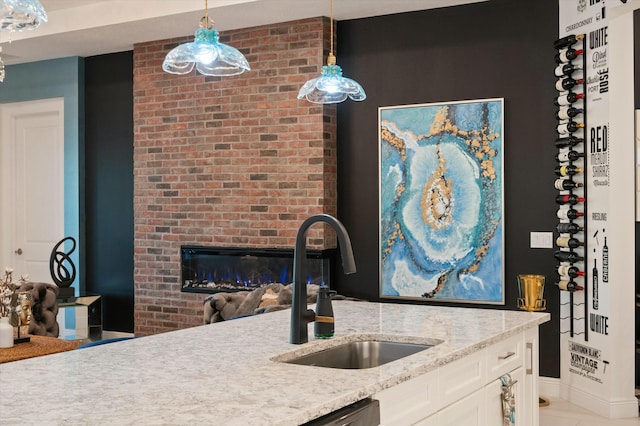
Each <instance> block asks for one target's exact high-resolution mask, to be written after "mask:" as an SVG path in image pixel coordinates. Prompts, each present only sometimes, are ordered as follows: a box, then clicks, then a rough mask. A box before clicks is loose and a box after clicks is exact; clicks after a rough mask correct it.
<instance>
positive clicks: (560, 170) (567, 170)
mask: <svg viewBox="0 0 640 426" xmlns="http://www.w3.org/2000/svg"><path fill="white" fill-rule="evenodd" d="M554 171H555V172H556V174H557V175H558V176H573V175H577V174H578V173H582V167H577V166H574V165H573V164H565V165H563V166H556V168H555V169H554Z"/></svg>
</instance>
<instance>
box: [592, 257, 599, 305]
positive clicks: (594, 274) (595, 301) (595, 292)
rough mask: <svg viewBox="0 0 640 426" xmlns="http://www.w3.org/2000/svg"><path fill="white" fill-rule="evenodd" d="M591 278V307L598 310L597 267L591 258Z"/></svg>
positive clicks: (594, 260)
mask: <svg viewBox="0 0 640 426" xmlns="http://www.w3.org/2000/svg"><path fill="white" fill-rule="evenodd" d="M591 279H592V280H593V284H592V285H591V289H592V290H591V291H592V292H593V295H592V296H593V297H592V298H591V300H592V301H593V309H595V310H598V267H597V265H596V259H593V270H592V271H591Z"/></svg>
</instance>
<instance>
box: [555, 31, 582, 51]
mask: <svg viewBox="0 0 640 426" xmlns="http://www.w3.org/2000/svg"><path fill="white" fill-rule="evenodd" d="M582 39H584V34H570V35H568V36H565V37H562V38H559V39H557V40H556V41H554V42H553V47H554V48H555V49H562V48H563V47H567V46H573V45H574V44H576V43H577V42H578V41H580V40H582Z"/></svg>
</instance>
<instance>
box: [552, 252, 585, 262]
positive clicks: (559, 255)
mask: <svg viewBox="0 0 640 426" xmlns="http://www.w3.org/2000/svg"><path fill="white" fill-rule="evenodd" d="M553 255H554V257H555V258H556V259H557V260H559V261H560V262H569V263H576V262H582V261H583V260H584V257H582V256H580V255H579V254H578V253H576V252H574V251H560V250H559V251H556V252H555V253H554V254H553Z"/></svg>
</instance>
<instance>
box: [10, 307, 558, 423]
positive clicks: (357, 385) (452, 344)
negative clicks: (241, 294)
mask: <svg viewBox="0 0 640 426" xmlns="http://www.w3.org/2000/svg"><path fill="white" fill-rule="evenodd" d="M310 307H311V308H313V306H310ZM333 309H334V314H335V318H336V337H335V338H334V339H330V340H314V339H313V324H310V325H309V338H310V341H309V343H306V344H304V345H292V344H290V343H289V323H290V315H291V314H290V310H284V311H278V312H273V313H269V314H264V315H256V316H253V317H247V318H241V319H237V320H233V321H227V322H221V323H215V324H211V325H205V326H200V327H194V328H189V329H185V330H179V331H174V332H170V333H163V334H157V335H154V336H148V337H141V338H137V339H132V340H128V341H122V342H115V343H111V344H108V345H102V346H96V347H92V348H86V349H81V350H75V351H71V352H64V353H60V354H54V355H47V356H44V357H39V358H32V359H28V360H23V361H17V362H10V363H6V364H1V365H0V424H2V425H29V424H38V425H60V424H64V425H102V424H114V425H199V424H211V425H243V426H244V425H298V424H301V423H304V422H306V421H308V420H311V419H314V418H316V417H319V416H321V415H323V414H326V413H329V412H332V411H334V410H336V409H338V408H341V407H343V406H345V405H348V404H350V403H353V402H355V401H358V400H360V399H363V398H366V397H368V396H371V395H373V394H375V393H376V392H379V391H380V390H382V389H385V388H387V387H390V386H393V385H395V384H398V383H400V382H403V381H405V380H408V379H411V378H413V377H416V376H419V375H421V374H423V373H426V372H428V371H430V370H433V369H434V368H437V367H439V366H441V365H443V364H446V363H448V362H451V361H453V360H455V359H458V358H460V357H463V356H465V355H468V354H470V353H472V352H474V351H477V350H479V349H481V348H483V347H485V346H487V345H489V344H492V343H494V342H497V341H499V340H502V339H505V338H507V337H509V336H511V335H514V334H516V333H518V332H520V331H523V330H525V329H528V328H530V327H537V326H538V325H539V324H542V323H544V322H546V321H548V320H549V314H546V313H530V312H524V311H503V310H495V309H473V308H448V307H442V306H433V305H430V306H425V305H407V304H395V303H381V304H380V303H369V302H351V301H335V302H334V303H333ZM354 334H357V335H362V334H364V335H376V336H382V337H385V336H387V337H393V338H394V339H395V340H398V339H400V340H402V339H404V340H407V341H420V339H424V338H436V339H442V340H443V343H441V344H439V345H437V346H434V347H432V348H430V349H428V350H426V351H422V352H419V353H417V354H414V355H411V356H409V357H406V358H403V359H401V360H398V361H395V362H391V363H388V364H385V365H382V366H380V367H376V368H370V369H363V370H339V369H331V368H321V367H310V366H302V365H293V364H287V363H281V362H274V361H272V360H271V358H273V357H276V356H279V355H281V354H290V353H291V352H294V353H295V354H299V353H302V352H312V351H314V349H316V348H317V346H318V345H320V346H322V345H335V344H337V343H339V342H340V340H341V339H345V338H346V337H345V336H351V335H354Z"/></svg>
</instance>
